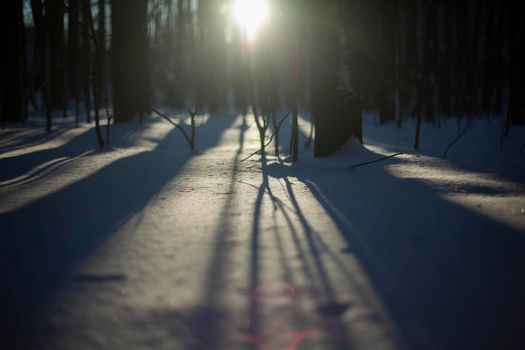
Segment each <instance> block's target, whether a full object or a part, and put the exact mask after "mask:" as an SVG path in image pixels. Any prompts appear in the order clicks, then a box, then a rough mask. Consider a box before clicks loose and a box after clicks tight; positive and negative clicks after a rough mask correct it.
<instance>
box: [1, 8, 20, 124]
mask: <svg viewBox="0 0 525 350" xmlns="http://www.w3.org/2000/svg"><path fill="white" fill-rule="evenodd" d="M22 8H23V1H22V0H9V1H6V2H4V3H3V6H2V11H1V16H0V18H1V22H2V24H1V26H2V33H3V36H4V41H3V47H4V53H3V54H2V55H1V57H2V58H1V62H2V71H1V73H0V74H1V80H2V86H1V89H2V90H1V94H2V95H1V96H2V98H1V102H0V103H1V118H2V125H3V124H4V121H20V122H21V121H23V120H24V84H23V82H24V79H23V67H24V59H25V57H24V55H25V50H24V41H23V37H24V36H23V31H24V25H23V15H22Z"/></svg>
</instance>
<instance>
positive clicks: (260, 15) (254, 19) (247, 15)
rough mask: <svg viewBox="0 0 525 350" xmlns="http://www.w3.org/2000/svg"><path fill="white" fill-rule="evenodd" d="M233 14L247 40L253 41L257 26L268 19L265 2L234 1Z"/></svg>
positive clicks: (254, 0) (257, 0)
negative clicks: (244, 32)
mask: <svg viewBox="0 0 525 350" xmlns="http://www.w3.org/2000/svg"><path fill="white" fill-rule="evenodd" d="M234 13H235V18H236V19H237V21H238V22H239V24H240V25H241V27H242V28H243V30H245V31H246V35H247V37H248V39H249V40H253V39H254V37H255V33H256V32H257V29H258V28H259V26H260V25H261V24H263V23H264V22H265V21H266V19H267V18H268V13H269V9H268V3H267V2H266V0H235V3H234Z"/></svg>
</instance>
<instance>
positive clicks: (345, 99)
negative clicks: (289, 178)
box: [310, 0, 361, 157]
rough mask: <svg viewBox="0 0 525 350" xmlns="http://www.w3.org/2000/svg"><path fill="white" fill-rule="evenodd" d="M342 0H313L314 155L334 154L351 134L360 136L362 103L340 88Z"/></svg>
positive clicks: (312, 101) (312, 98)
mask: <svg viewBox="0 0 525 350" xmlns="http://www.w3.org/2000/svg"><path fill="white" fill-rule="evenodd" d="M342 5H344V4H343V3H342V2H339V1H334V0H331V1H326V2H322V3H319V2H316V1H313V2H311V6H313V10H314V11H312V13H314V14H315V15H314V16H312V18H311V20H312V21H315V23H312V28H315V29H314V30H313V31H312V32H311V33H310V35H311V38H312V47H311V52H312V62H311V66H312V67H313V72H312V96H311V103H312V115H313V120H314V124H315V148H314V151H315V156H316V157H325V156H329V155H331V154H333V153H334V152H335V151H337V149H338V148H339V147H340V146H342V144H343V143H344V142H346V141H347V140H348V138H350V137H351V136H352V135H353V136H355V137H357V138H361V128H360V125H361V105H360V103H358V101H359V98H358V97H349V96H348V94H347V93H344V92H342V91H340V89H339V85H340V80H339V79H340V78H339V75H338V74H339V68H340V62H341V57H342V56H341V51H340V49H341V48H340V42H341V41H340V40H341V31H340V30H341V25H340V22H339V21H338V19H339V17H338V16H339V11H340V10H341V9H342V7H341V6H342Z"/></svg>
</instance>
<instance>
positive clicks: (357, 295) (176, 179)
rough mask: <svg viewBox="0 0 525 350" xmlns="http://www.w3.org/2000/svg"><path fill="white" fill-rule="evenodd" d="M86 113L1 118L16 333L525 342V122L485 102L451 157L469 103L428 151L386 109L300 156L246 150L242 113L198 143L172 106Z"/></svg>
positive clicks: (50, 341) (428, 132) (12, 343)
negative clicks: (156, 113)
mask: <svg viewBox="0 0 525 350" xmlns="http://www.w3.org/2000/svg"><path fill="white" fill-rule="evenodd" d="M166 113H169V111H166ZM173 117H174V118H176V119H179V120H181V121H182V120H183V118H184V116H181V115H178V116H177V115H174V116H173ZM303 117H304V119H303V118H301V122H300V126H301V131H302V135H301V137H302V139H303V141H304V140H305V139H306V136H305V135H308V130H309V123H308V122H307V119H308V116H307V115H306V114H305V115H303ZM37 124H38V121H37ZM70 124H71V121H69V120H64V121H62V122H61V124H59V125H58V126H57V127H56V130H54V131H53V132H52V133H50V134H46V133H44V132H43V131H42V129H41V128H37V127H36V126H38V125H36V126H35V127H29V128H17V127H10V128H7V129H6V130H3V131H1V132H0V171H1V172H0V228H1V231H2V232H1V235H0V239H1V241H0V247H1V248H0V268H1V270H0V272H1V273H2V278H3V281H4V283H3V286H2V288H1V294H0V298H1V302H0V307H1V309H0V311H1V315H2V319H1V322H2V324H0V326H1V332H0V335H1V337H2V342H1V343H0V347H2V348H6V349H17V348H19V349H49V350H51V349H53V350H62V349H64V350H65V349H79V350H83V349H169V350H177V349H182V350H187V349H207V350H220V349H247V350H248V349H267V350H270V349H271V350H279V349H283V350H285V349H286V350H291V349H300V350H302V349H505V348H520V347H522V346H525V339H524V334H525V280H524V278H523V276H524V275H525V156H524V155H520V154H519V151H520V147H521V145H522V144H523V143H524V142H525V129H524V128H518V127H516V128H512V129H511V136H510V137H508V138H505V139H504V142H503V147H500V137H499V132H500V131H499V130H500V129H499V123H498V122H494V121H492V122H491V121H490V120H489V119H486V120H485V119H483V120H478V121H476V124H475V126H474V128H473V129H472V130H469V131H468V132H467V133H466V134H465V136H464V137H463V138H461V139H460V140H459V141H458V143H457V144H456V145H454V146H453V147H452V149H451V150H450V151H449V154H448V155H447V157H446V158H442V157H441V154H442V153H443V150H444V149H445V148H446V146H447V145H448V143H449V142H450V141H451V140H453V139H454V137H455V136H456V135H457V132H458V129H460V128H461V125H458V123H457V121H456V120H455V119H451V120H447V121H446V122H443V123H442V125H441V127H440V128H439V129H438V128H433V127H432V126H430V125H423V127H422V136H421V151H420V152H415V151H413V150H412V149H411V145H412V143H413V133H414V125H413V124H411V123H410V122H407V123H406V124H405V125H404V126H403V128H401V129H398V128H396V127H395V126H394V125H392V124H388V125H383V126H377V125H376V123H375V121H374V116H371V115H370V116H367V117H366V119H365V130H364V135H365V147H363V146H362V145H360V144H359V143H358V142H356V141H355V140H352V141H350V142H349V143H348V144H347V145H346V146H345V147H344V148H343V149H342V150H341V151H340V152H339V153H338V154H336V155H334V156H333V157H329V158H325V159H314V158H313V156H312V154H311V153H312V150H311V149H309V148H307V147H304V148H303V149H302V150H301V153H300V161H299V163H297V164H295V165H291V164H289V163H286V162H285V161H283V160H275V159H274V157H272V156H270V155H269V156H268V161H267V162H265V163H264V162H263V163H262V162H261V161H260V159H259V156H254V157H252V158H250V159H248V160H246V161H243V162H240V160H241V159H243V158H245V157H246V156H247V155H249V154H250V153H252V152H254V151H256V150H257V147H258V144H259V142H258V138H257V137H258V133H257V131H256V128H255V126H253V125H252V126H251V127H247V126H246V125H243V123H242V118H241V117H239V116H236V115H234V114H231V113H222V114H219V115H214V116H212V117H211V118H208V117H203V118H202V119H201V121H200V124H201V125H200V126H199V127H198V129H197V149H198V151H197V152H195V153H193V154H192V153H190V152H189V150H188V147H187V145H186V144H185V143H184V140H183V138H182V137H181V135H180V134H179V132H178V131H177V130H174V129H173V128H172V127H171V126H170V125H169V124H168V123H166V122H165V121H163V120H162V119H161V118H155V117H152V118H151V119H149V121H148V122H147V123H146V124H145V125H143V126H139V125H116V126H113V127H112V146H111V148H110V149H108V150H98V149H96V148H95V140H96V139H95V134H94V129H93V128H92V126H87V125H82V126H81V127H79V128H70V126H71V125H70ZM248 124H251V118H248ZM186 127H187V126H186ZM288 133H289V125H286V126H285V129H284V130H283V132H282V137H283V140H282V141H281V142H282V145H288V144H289V141H288V140H287V138H286V135H287V134H288ZM268 151H273V147H268ZM395 152H403V153H404V154H402V155H400V156H397V157H394V158H391V159H388V160H384V161H381V162H378V163H375V164H370V165H367V166H363V167H358V168H354V169H352V168H351V167H350V166H351V165H354V164H357V163H361V162H365V161H370V160H374V159H377V158H381V157H383V156H385V155H389V154H392V153H395ZM285 153H286V149H283V150H282V154H283V157H284V156H285Z"/></svg>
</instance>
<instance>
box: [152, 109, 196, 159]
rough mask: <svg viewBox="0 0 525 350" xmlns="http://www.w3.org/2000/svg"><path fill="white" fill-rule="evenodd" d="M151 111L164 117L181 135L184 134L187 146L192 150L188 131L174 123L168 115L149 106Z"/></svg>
mask: <svg viewBox="0 0 525 350" xmlns="http://www.w3.org/2000/svg"><path fill="white" fill-rule="evenodd" d="M151 111H152V112H154V113H156V114H158V115H159V116H161V117H162V118H164V119H166V120H167V121H168V122H169V123H170V124H171V125H173V126H174V127H176V128H177V129H179V131H180V132H181V133H182V135H184V138H185V139H186V142H188V146H190V148H191V150H193V147H192V143H191V139H190V137H189V135H188V133H187V132H186V130H184V128H183V127H182V126H180V125H179V124H177V123H175V122H174V121H173V120H171V119H170V117H168V116H167V115H165V114H163V113H161V112H159V111H158V110H156V109H155V108H151Z"/></svg>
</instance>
